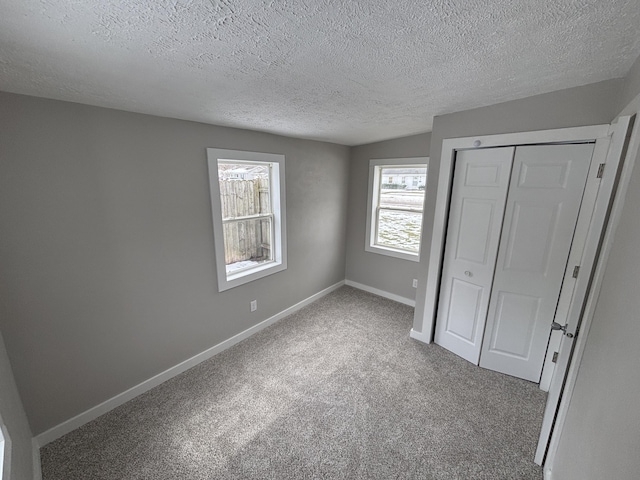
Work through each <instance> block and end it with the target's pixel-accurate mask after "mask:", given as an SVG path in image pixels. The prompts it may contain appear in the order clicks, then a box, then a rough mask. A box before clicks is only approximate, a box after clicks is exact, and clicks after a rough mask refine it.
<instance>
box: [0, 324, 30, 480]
mask: <svg viewBox="0 0 640 480" xmlns="http://www.w3.org/2000/svg"><path fill="white" fill-rule="evenodd" d="M0 420H2V422H4V424H5V426H6V428H7V430H8V432H9V439H10V441H11V458H10V459H8V461H7V459H5V463H9V464H10V468H11V476H10V477H9V478H11V480H27V479H31V478H33V471H32V470H33V462H32V458H33V457H32V447H31V430H30V429H29V424H28V423H27V416H26V415H25V413H24V409H23V408H22V402H21V401H20V396H19V395H18V389H17V388H16V384H15V381H14V378H13V373H12V371H11V365H10V363H9V357H8V356H7V352H6V350H5V346H4V340H3V338H2V334H1V333H0Z"/></svg>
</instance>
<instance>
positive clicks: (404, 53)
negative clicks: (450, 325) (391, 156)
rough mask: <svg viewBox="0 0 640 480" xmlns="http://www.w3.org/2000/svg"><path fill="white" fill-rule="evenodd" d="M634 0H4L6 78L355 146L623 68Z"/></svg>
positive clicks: (7, 83) (92, 98)
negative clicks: (436, 118) (446, 116)
mask: <svg viewBox="0 0 640 480" xmlns="http://www.w3.org/2000/svg"><path fill="white" fill-rule="evenodd" d="M639 26H640V0H606V1H605V0H550V1H544V0H522V1H517V0H484V1H483V0H424V1H419V0H391V1H389V0H387V1H382V0H361V1H354V0H351V1H349V0H315V1H314V0H272V1H259V0H129V1H124V0H112V1H104V0H40V1H38V0H0V90H5V91H9V92H17V93H24V94H29V95H36V96H42V97H50V98H56V99H62V100H70V101H74V102H81V103H87V104H92V105H100V106H105V107H112V108H118V109H123V110H130V111H135V112H143V113H150V114H154V115H162V116H167V117H175V118H182V119H189V120H196V121H201V122H206V123H213V124H218V125H229V126H234V127H242V128H249V129H255V130H262V131H268V132H274V133H279V134H284V135H289V136H296V137H303V138H312V139H318V140H327V141H332V142H336V143H342V144H347V145H357V144H361V143H367V142H371V141H376V140H382V139H388V138H393V137H398V136H403V135H409V134H412V133H418V132H425V131H428V130H430V129H431V124H432V118H433V116H434V115H438V114H442V113H447V112H453V111H459V110H465V109H468V108H474V107H479V106H483V105H489V104H493V103H497V102H501V101H506V100H511V99H515V98H522V97H526V96H530V95H535V94H538V93H543V92H548V91H552V90H558V89H562V88H568V87H572V86H577V85H583V84H587V83H592V82H597V81H600V80H606V79H609V78H616V77H621V76H624V75H625V74H626V73H627V71H628V70H629V68H630V67H631V65H632V63H633V61H634V60H635V58H636V57H637V56H638V54H639V53H640V33H639Z"/></svg>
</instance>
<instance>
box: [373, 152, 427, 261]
mask: <svg viewBox="0 0 640 480" xmlns="http://www.w3.org/2000/svg"><path fill="white" fill-rule="evenodd" d="M416 165H427V175H428V174H429V170H428V167H429V157H408V158H380V159H373V160H370V161H369V192H368V195H367V230H366V238H365V245H364V249H365V250H366V251H367V252H371V253H378V254H380V255H388V256H390V257H395V258H402V259H404V260H409V261H412V262H419V261H420V251H418V252H416V253H413V252H408V251H406V250H400V249H396V248H392V247H386V246H382V245H376V237H377V235H376V228H377V221H376V219H377V210H378V203H379V195H380V183H381V182H382V178H381V177H382V176H381V172H382V170H381V169H380V168H378V167H383V166H384V167H386V166H391V167H403V166H407V167H415V166H416ZM425 186H426V185H425ZM425 200H426V190H425ZM421 213H422V214H423V218H422V220H421V222H420V235H421V236H422V230H423V227H424V204H423V205H422V212H421ZM421 243H422V242H421Z"/></svg>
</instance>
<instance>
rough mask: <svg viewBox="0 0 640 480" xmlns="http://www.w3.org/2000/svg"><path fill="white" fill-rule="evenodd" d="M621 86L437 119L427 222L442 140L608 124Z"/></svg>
mask: <svg viewBox="0 0 640 480" xmlns="http://www.w3.org/2000/svg"><path fill="white" fill-rule="evenodd" d="M622 85H623V80H622V79H616V80H607V81H605V82H599V83H594V84H590V85H585V86H582V87H575V88H570V89H566V90H560V91H557V92H552V93H545V94H542V95H536V96H533V97H528V98H524V99H521V100H513V101H510V102H505V103H499V104H496V105H491V106H488V107H482V108H476V109H474V110H467V111H464V112H457V113H451V114H448V115H442V116H437V117H435V118H434V121H433V131H432V134H431V155H430V157H431V160H430V162H429V178H428V179H427V199H426V210H425V216H424V222H425V224H426V225H433V218H434V213H435V203H436V197H437V187H438V175H439V171H440V168H439V167H440V153H441V150H442V140H443V139H445V138H455V137H469V136H472V135H491V134H498V133H515V132H526V131H533V130H548V129H554V128H564V127H577V126H582V125H596V124H601V123H609V122H611V120H612V119H613V118H614V117H615V116H616V114H617V113H618V112H617V102H616V100H617V98H618V94H619V92H620V89H621V87H622ZM421 250H422V251H423V252H429V251H430V250H431V236H430V235H426V236H424V237H423V239H422V246H421ZM428 256H429V255H428V254H426V255H424V257H423V260H422V261H421V262H420V263H421V267H420V270H419V277H418V284H419V286H420V288H418V292H417V295H416V310H415V319H414V328H415V329H416V330H417V331H422V318H423V316H424V307H425V297H426V289H425V285H426V281H427V269H428V262H429V258H428Z"/></svg>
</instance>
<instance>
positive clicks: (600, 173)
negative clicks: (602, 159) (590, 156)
mask: <svg viewBox="0 0 640 480" xmlns="http://www.w3.org/2000/svg"><path fill="white" fill-rule="evenodd" d="M603 173H604V163H601V164H600V166H599V167H598V174H597V175H596V178H602V174H603Z"/></svg>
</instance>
